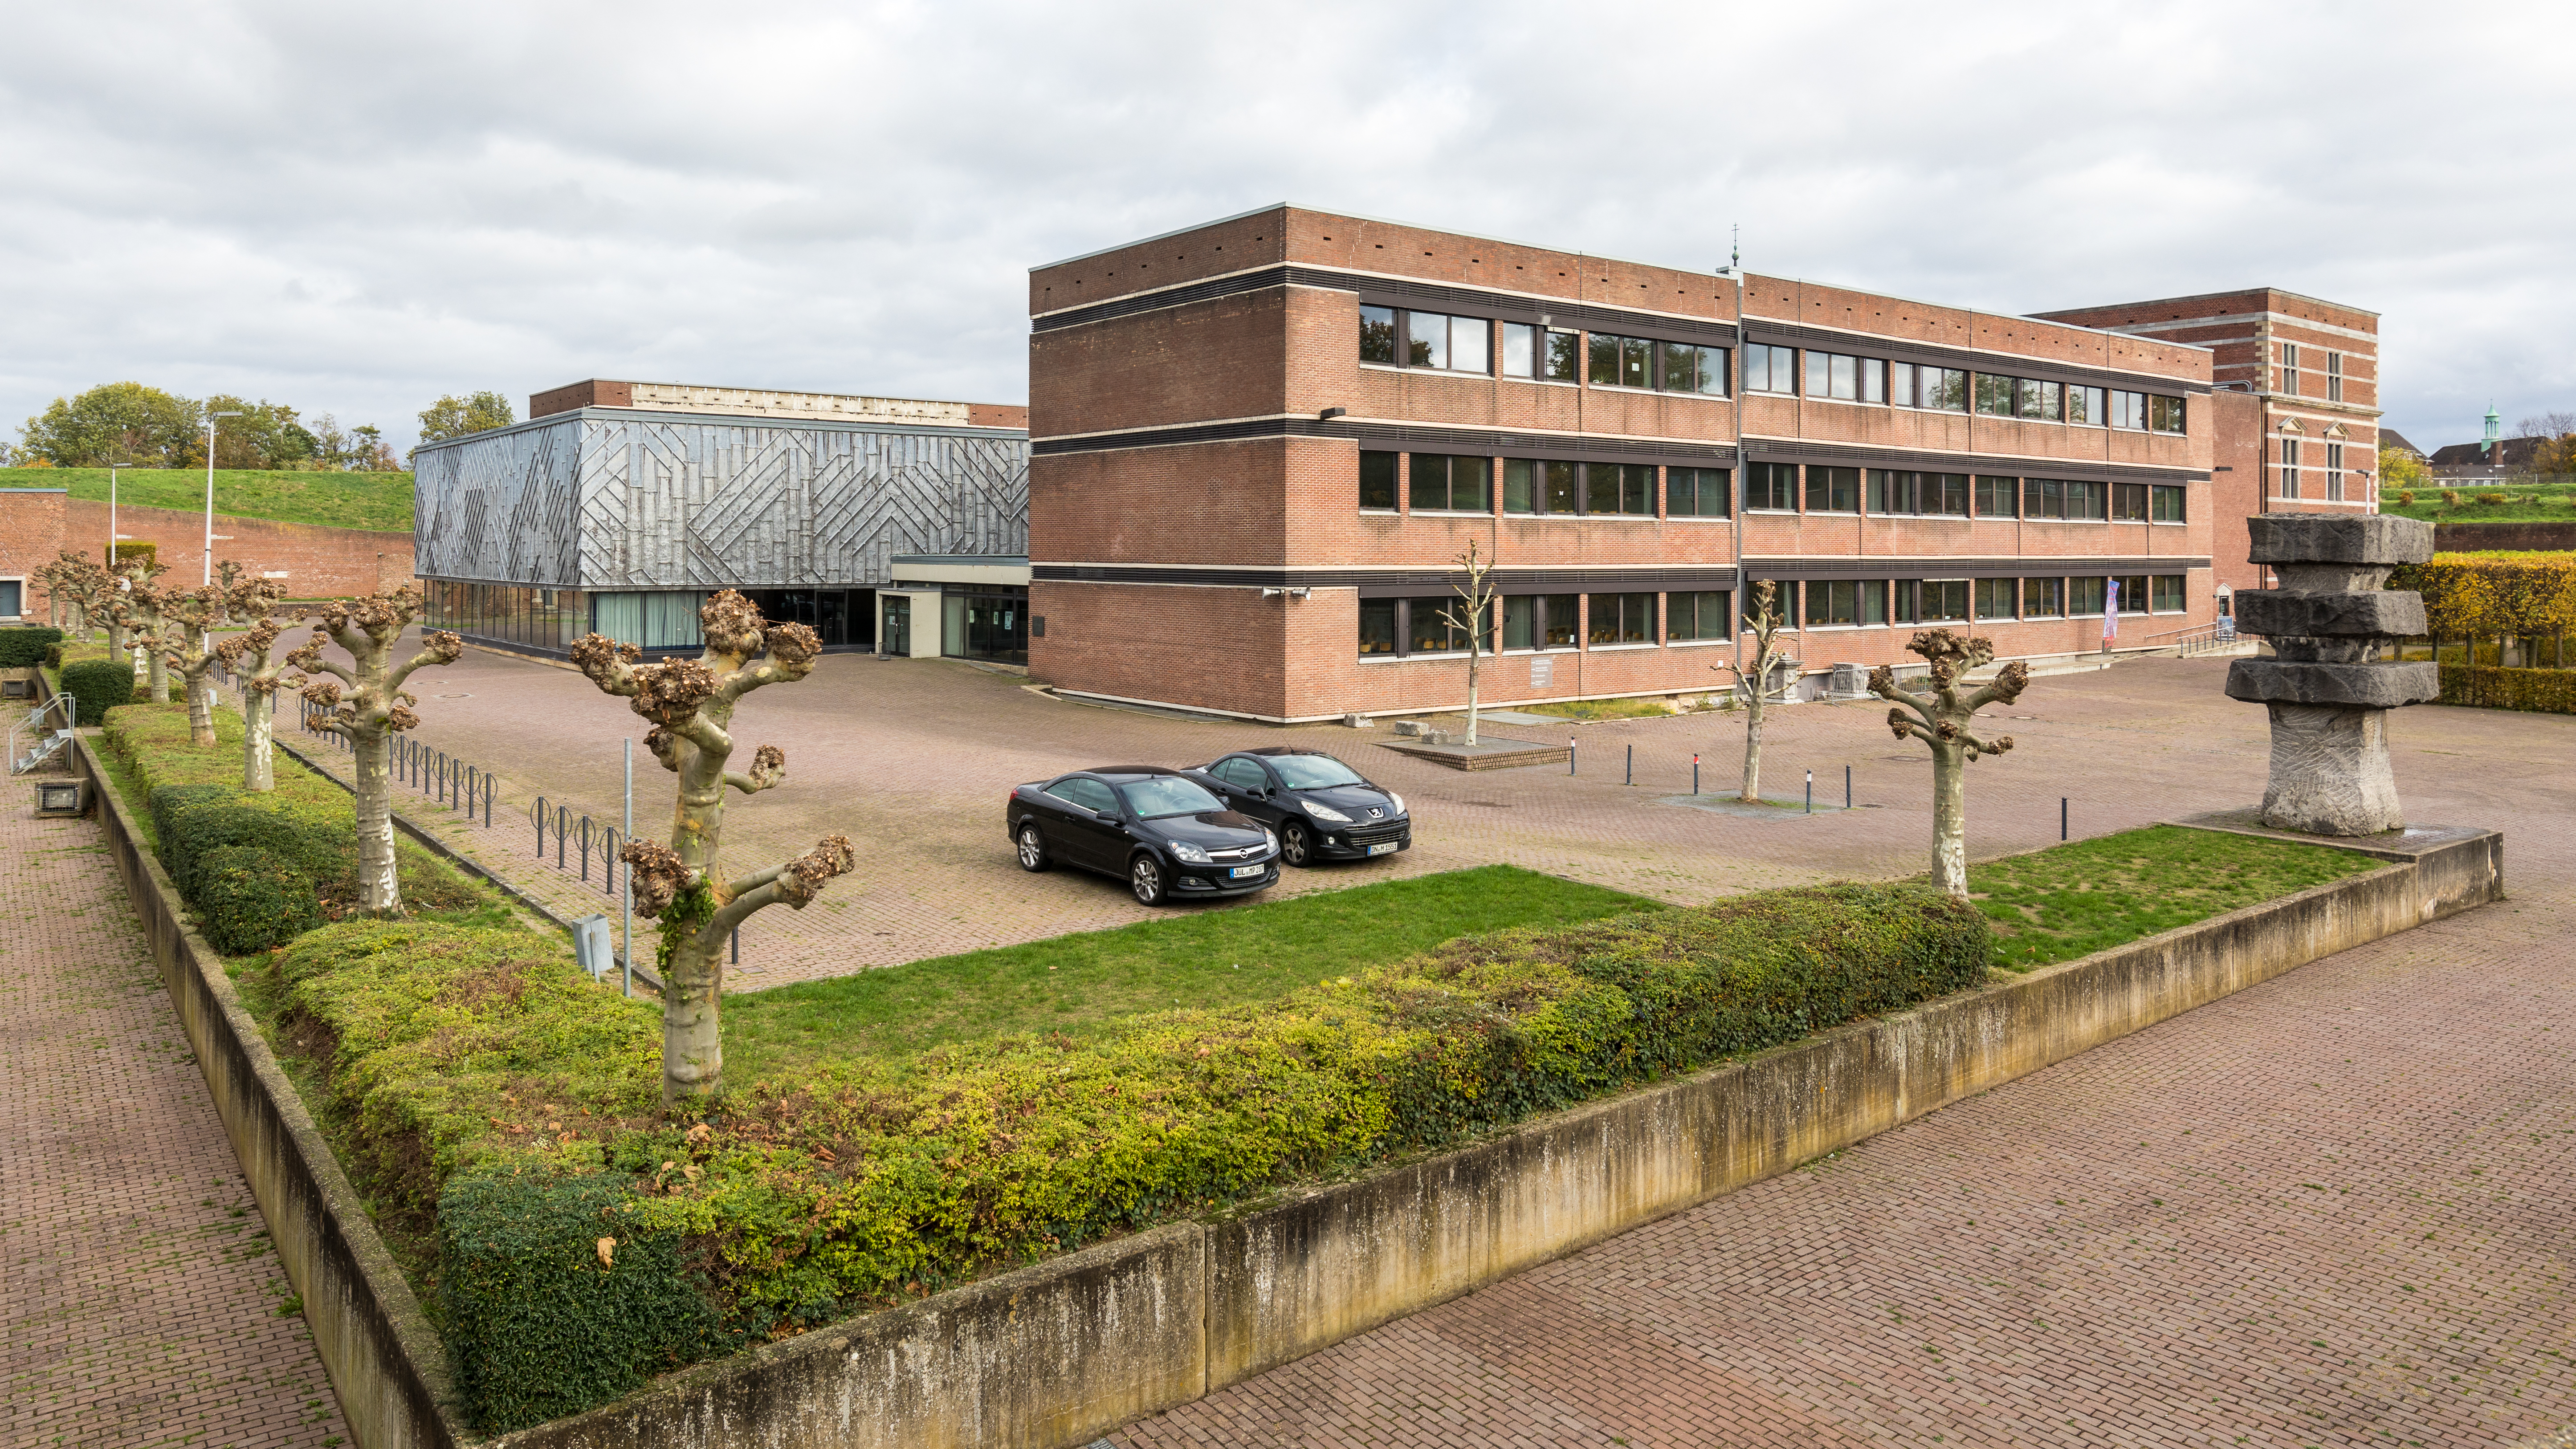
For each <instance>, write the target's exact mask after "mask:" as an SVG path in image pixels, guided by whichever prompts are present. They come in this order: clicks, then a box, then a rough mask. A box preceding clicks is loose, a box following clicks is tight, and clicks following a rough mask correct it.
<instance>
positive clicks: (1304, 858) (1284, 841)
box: [1279, 822, 1315, 868]
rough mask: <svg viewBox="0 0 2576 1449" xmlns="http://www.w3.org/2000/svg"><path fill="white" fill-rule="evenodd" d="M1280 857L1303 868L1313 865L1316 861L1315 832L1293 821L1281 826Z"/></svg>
mask: <svg viewBox="0 0 2576 1449" xmlns="http://www.w3.org/2000/svg"><path fill="white" fill-rule="evenodd" d="M1279 858H1280V859H1281V860H1284V861H1286V862H1288V863H1289V864H1290V865H1293V866H1298V867H1301V868H1302V867H1305V866H1310V865H1313V864H1314V863H1315V834H1314V832H1313V831H1311V830H1308V829H1307V828H1306V827H1305V826H1303V825H1298V824H1295V823H1293V822H1292V823H1290V824H1287V825H1283V826H1281V827H1279Z"/></svg>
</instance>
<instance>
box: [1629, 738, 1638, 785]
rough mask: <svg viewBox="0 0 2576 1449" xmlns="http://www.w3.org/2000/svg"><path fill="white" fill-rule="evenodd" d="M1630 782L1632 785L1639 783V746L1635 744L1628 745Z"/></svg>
mask: <svg viewBox="0 0 2576 1449" xmlns="http://www.w3.org/2000/svg"><path fill="white" fill-rule="evenodd" d="M1628 783H1629V784H1631V785H1634V784H1636V783H1637V747H1636V746H1635V745H1630V746H1629V747H1628Z"/></svg>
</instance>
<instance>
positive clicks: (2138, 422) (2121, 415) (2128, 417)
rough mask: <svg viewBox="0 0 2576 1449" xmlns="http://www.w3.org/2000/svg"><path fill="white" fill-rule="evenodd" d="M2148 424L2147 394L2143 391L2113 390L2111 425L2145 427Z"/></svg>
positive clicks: (2117, 426) (2116, 426)
mask: <svg viewBox="0 0 2576 1449" xmlns="http://www.w3.org/2000/svg"><path fill="white" fill-rule="evenodd" d="M2146 425H2147V395H2146V394H2145V393H2142V392H2119V391H2116V390H2115V391H2113V392H2112V394H2111V426H2113V427H2115V428H2139V429H2143V428H2145V427H2146Z"/></svg>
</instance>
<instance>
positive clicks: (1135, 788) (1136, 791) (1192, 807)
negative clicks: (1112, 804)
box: [1118, 775, 1225, 820]
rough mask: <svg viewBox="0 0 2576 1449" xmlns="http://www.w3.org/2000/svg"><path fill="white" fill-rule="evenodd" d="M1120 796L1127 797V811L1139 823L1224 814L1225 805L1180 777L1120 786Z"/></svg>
mask: <svg viewBox="0 0 2576 1449" xmlns="http://www.w3.org/2000/svg"><path fill="white" fill-rule="evenodd" d="M1118 793H1119V794H1121V795H1124V796H1126V797H1127V808H1128V809H1130V810H1133V811H1135V812H1136V818H1138V819H1140V820H1160V819H1162V818H1163V817H1164V816H1166V815H1204V814H1206V813H1208V812H1209V811H1212V810H1222V809H1224V808H1225V802H1224V801H1222V800H1219V799H1218V798H1216V797H1215V796H1214V795H1211V794H1209V793H1208V792H1207V791H1206V790H1204V789H1202V788H1201V787H1199V786H1197V785H1193V784H1191V783H1190V782H1189V781H1187V780H1184V779H1182V778H1180V777H1179V776H1177V775H1161V776H1157V777H1155V778H1154V779H1151V780H1139V781H1137V782H1136V783H1135V784H1132V785H1121V786H1119V787H1118Z"/></svg>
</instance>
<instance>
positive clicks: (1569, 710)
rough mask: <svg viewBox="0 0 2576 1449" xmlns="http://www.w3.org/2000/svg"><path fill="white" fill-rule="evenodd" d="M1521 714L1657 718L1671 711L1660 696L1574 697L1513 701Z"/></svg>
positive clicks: (1560, 717)
mask: <svg viewBox="0 0 2576 1449" xmlns="http://www.w3.org/2000/svg"><path fill="white" fill-rule="evenodd" d="M1512 708H1513V709H1514V710H1517V711H1518V712H1520V713H1522V714H1552V715H1555V716H1556V717H1557V718H1559V719H1579V720H1594V719H1661V718H1663V717H1664V716H1666V715H1669V714H1671V713H1672V712H1673V708H1672V706H1671V705H1669V704H1667V703H1665V702H1664V701H1663V700H1660V699H1577V700H1569V701H1566V702H1565V703H1562V704H1516V705H1514V706H1512Z"/></svg>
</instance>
